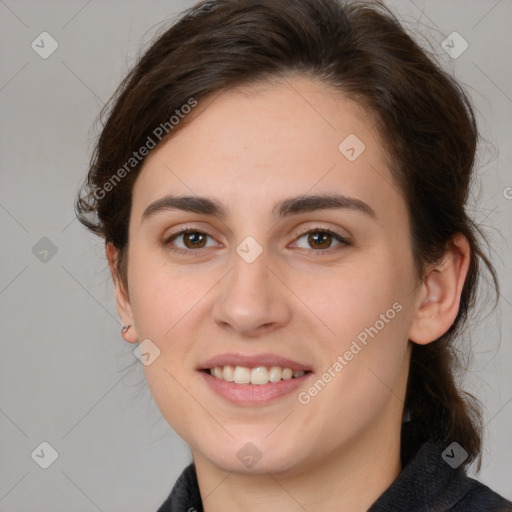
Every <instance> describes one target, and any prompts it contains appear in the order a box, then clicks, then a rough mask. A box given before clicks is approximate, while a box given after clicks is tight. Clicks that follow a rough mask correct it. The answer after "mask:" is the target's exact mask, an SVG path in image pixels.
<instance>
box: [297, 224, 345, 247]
mask: <svg viewBox="0 0 512 512" xmlns="http://www.w3.org/2000/svg"><path fill="white" fill-rule="evenodd" d="M301 239H306V246H304V245H300V243H299V241H300V240H301ZM333 242H337V243H336V244H334V245H333ZM295 245H296V246H297V247H300V248H301V249H307V250H310V251H314V252H318V253H320V252H329V251H330V250H331V249H332V250H337V249H340V248H342V247H343V246H347V245H350V242H349V241H348V240H346V239H345V238H343V237H342V236H340V235H338V234H337V233H334V232H333V231H330V230H328V229H318V228H317V229H310V230H309V231H306V232H305V233H303V234H302V235H301V236H299V238H297V242H295Z"/></svg>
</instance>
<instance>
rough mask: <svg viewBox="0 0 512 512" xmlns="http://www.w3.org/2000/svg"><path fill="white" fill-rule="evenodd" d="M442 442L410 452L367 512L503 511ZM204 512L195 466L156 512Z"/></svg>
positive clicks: (506, 506) (504, 505) (505, 504)
mask: <svg viewBox="0 0 512 512" xmlns="http://www.w3.org/2000/svg"><path fill="white" fill-rule="evenodd" d="M445 449H446V443H445V442H442V443H441V442H436V443H434V442H425V443H422V444H421V445H420V446H419V448H416V449H415V450H413V451H412V452H410V453H409V457H408V459H407V460H406V464H405V466H404V467H403V469H402V472H401V473H400V474H399V475H398V477H397V478H396V480H395V481H394V482H393V483H392V484H391V486H390V487H389V488H388V489H387V490H386V491H384V493H383V494H382V495H381V496H380V497H379V498H378V499H377V501H376V502H375V503H374V504H373V505H372V506H371V507H370V508H369V509H368V512H505V511H512V503H511V502H509V501H507V500H505V499H504V498H502V497H501V496H500V495H499V494H496V493H495V492H494V491H492V490H491V489H489V487H487V486H485V485H483V484H482V483H480V482H478V481H477V480H474V479H472V478H470V477H468V476H467V474H466V472H465V471H464V470H463V469H462V466H460V467H458V468H455V469H454V468H452V467H451V466H450V465H449V464H448V463H447V462H446V460H445V459H443V458H442V457H441V454H442V453H443V451H444V450H445ZM196 511H197V512H203V505H202V502H201V495H200V493H199V486H198V483H197V476H196V471H195V466H194V464H193V463H192V464H190V465H189V466H187V467H186V468H185V470H184V471H183V473H182V474H181V475H180V477H179V478H178V480H177V481H176V483H175V485H174V487H173V489H172V492H171V494H170V496H169V497H168V498H167V500H166V501H165V503H164V504H163V505H162V506H161V507H160V508H159V509H158V511H157V512H196Z"/></svg>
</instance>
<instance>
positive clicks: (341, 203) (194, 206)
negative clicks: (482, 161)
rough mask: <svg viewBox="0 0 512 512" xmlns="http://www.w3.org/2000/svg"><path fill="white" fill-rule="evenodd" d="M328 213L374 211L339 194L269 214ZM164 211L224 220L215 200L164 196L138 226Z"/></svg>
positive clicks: (305, 199) (281, 206)
mask: <svg viewBox="0 0 512 512" xmlns="http://www.w3.org/2000/svg"><path fill="white" fill-rule="evenodd" d="M328 209H344V210H352V211H356V212H361V213H364V214H366V215H368V216H369V217H371V218H373V219H377V215H376V214H375V212H374V210H373V209H372V208H371V207H370V206H369V205H368V204H366V203H365V202H363V201H361V200H360V199H356V198H354V197H347V196H344V195H339V194H328V195H310V196H298V197H291V198H289V199H285V200H283V201H281V202H279V203H277V204H275V205H274V207H273V208H272V214H273V215H274V216H275V217H278V218H280V219H282V218H285V217H288V216H290V215H294V214H298V213H304V212H313V211H316V210H328ZM168 210H182V211H185V212H192V213H199V214H203V215H212V216H216V217H219V218H221V219H225V218H226V216H227V212H226V209H225V208H224V206H223V205H222V204H221V203H220V202H218V201H217V200H215V199H212V198H209V197H200V196H172V195H167V196H165V197H162V198H160V199H157V200H156V201H154V202H153V203H151V204H150V205H149V206H148V207H147V208H146V209H145V210H144V213H143V214H142V219H141V223H142V222H144V221H145V220H147V219H149V218H150V217H153V216H154V215H155V214H157V213H159V212H162V211H168Z"/></svg>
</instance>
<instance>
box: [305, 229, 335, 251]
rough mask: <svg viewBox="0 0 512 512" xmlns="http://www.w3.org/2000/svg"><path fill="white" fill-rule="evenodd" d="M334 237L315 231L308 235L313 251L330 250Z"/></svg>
mask: <svg viewBox="0 0 512 512" xmlns="http://www.w3.org/2000/svg"><path fill="white" fill-rule="evenodd" d="M332 238H333V237H332V235H330V234H329V233H325V232H323V231H315V232H314V233H310V234H309V235H308V243H309V244H310V245H311V247H313V249H329V247H330V246H331V243H332Z"/></svg>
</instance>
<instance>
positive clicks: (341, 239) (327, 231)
mask: <svg viewBox="0 0 512 512" xmlns="http://www.w3.org/2000/svg"><path fill="white" fill-rule="evenodd" d="M189 233H199V234H201V235H206V236H210V235H209V234H208V233H205V232H204V231H200V230H198V229H196V228H193V227H191V226H186V227H185V228H184V229H182V230H181V231H178V232H177V233H173V234H172V235H170V236H169V237H168V238H167V239H166V240H165V241H164V245H165V246H166V247H168V248H169V250H171V251H173V252H176V253H178V254H186V255H190V253H191V252H192V251H199V250H200V249H209V247H200V248H199V249H181V248H179V247H170V243H171V242H172V241H173V240H175V239H176V238H178V237H180V236H181V235H186V234H189ZM310 233H322V234H326V235H330V236H332V237H333V238H334V239H335V240H337V241H338V242H340V245H336V246H334V247H329V248H328V249H304V250H305V251H308V252H309V253H311V254H313V253H314V254H315V256H318V255H319V254H326V253H327V254H331V253H332V252H334V251H336V250H339V249H341V248H342V247H343V246H350V245H352V244H351V243H350V242H349V241H348V240H347V239H346V238H344V237H342V236H341V235H338V234H337V233H335V232H334V231H331V230H330V229H325V228H320V227H318V228H312V229H307V230H305V231H302V232H300V233H299V234H298V235H297V237H296V238H295V241H297V240H300V239H301V238H302V237H303V236H305V235H308V234H310ZM210 238H213V237H210Z"/></svg>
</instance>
